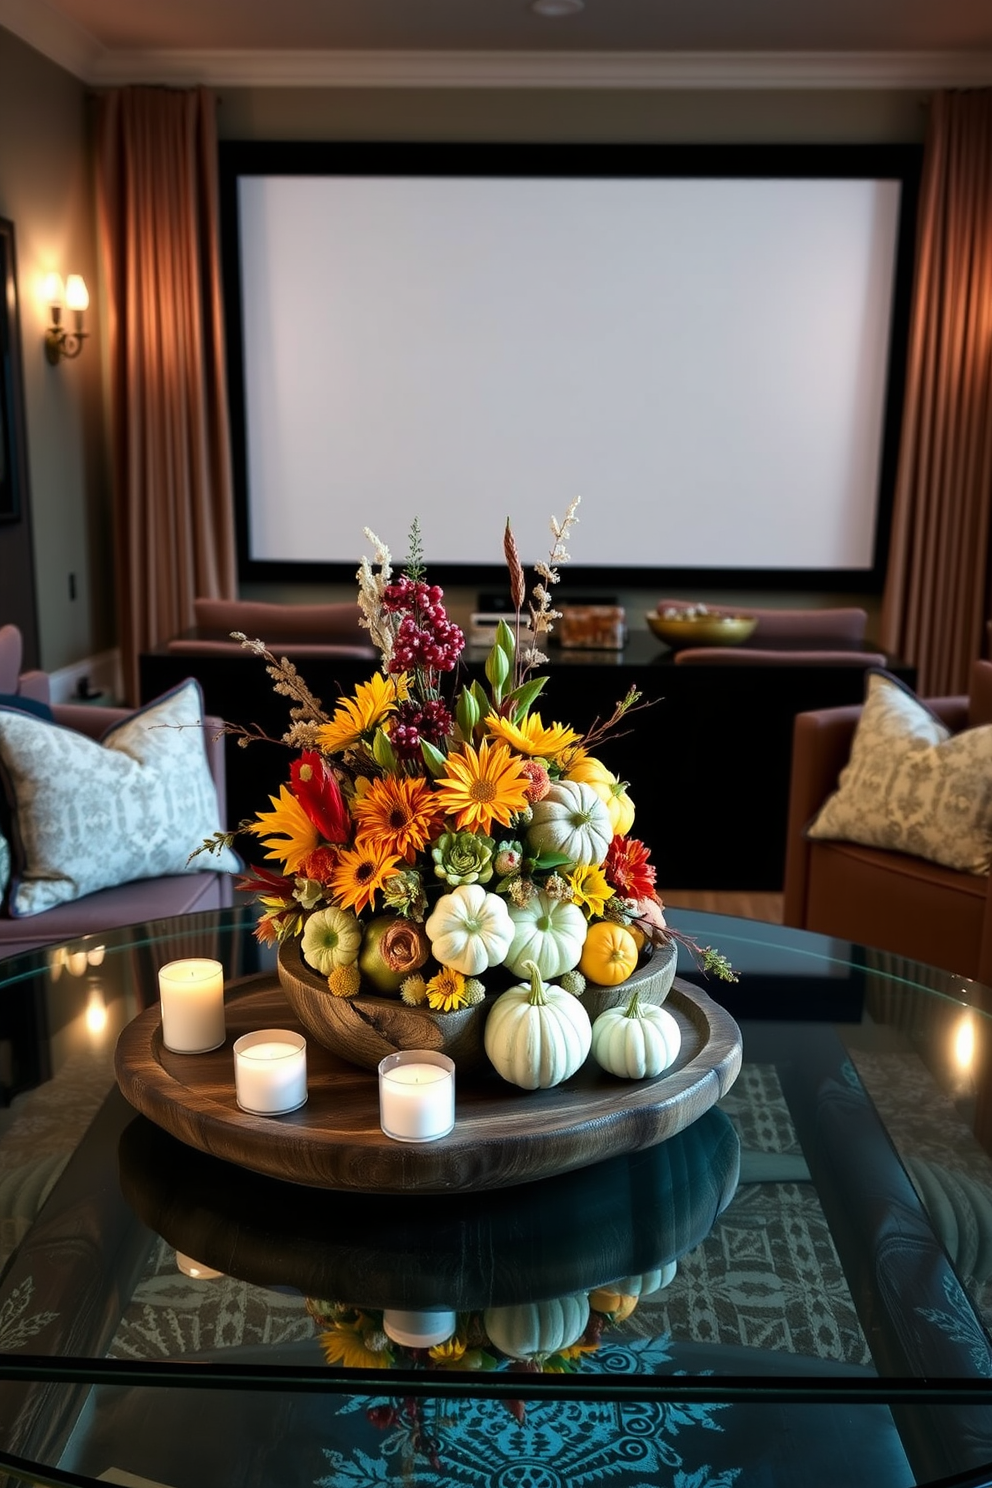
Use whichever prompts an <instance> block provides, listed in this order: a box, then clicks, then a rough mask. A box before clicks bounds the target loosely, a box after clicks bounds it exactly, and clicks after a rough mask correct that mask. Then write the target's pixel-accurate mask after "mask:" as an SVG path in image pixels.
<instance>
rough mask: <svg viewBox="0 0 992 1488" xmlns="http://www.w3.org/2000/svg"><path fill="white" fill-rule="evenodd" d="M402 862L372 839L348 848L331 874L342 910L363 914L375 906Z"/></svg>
mask: <svg viewBox="0 0 992 1488" xmlns="http://www.w3.org/2000/svg"><path fill="white" fill-rule="evenodd" d="M400 861H401V859H400V858H399V857H398V856H397V854H396V853H391V852H389V851H388V849H387V848H386V847H384V846H383V845H382V843H379V842H376V841H375V840H374V839H373V838H369V839H368V840H367V841H366V842H364V843H363V844H362V845H361V847H358V846H355V847H354V848H345V849H342V851H341V852H340V853H339V854H338V861H337V865H336V867H335V869H334V872H333V873H332V874H331V892H332V893H333V895H334V898H335V901H336V903H337V904H339V905H340V906H341V908H342V909H353V910H354V911H355V913H356V914H361V912H362V910H363V909H368V908H370V907H371V906H372V904H373V901H374V899H375V895H376V891H377V890H378V889H381V888H382V881H383V879H384V878H388V877H389V875H390V873H392V871H393V869H394V868H395V867H396V865H397V863H399V862H400Z"/></svg>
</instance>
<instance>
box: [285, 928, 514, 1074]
mask: <svg viewBox="0 0 992 1488" xmlns="http://www.w3.org/2000/svg"><path fill="white" fill-rule="evenodd" d="M277 968H278V972H279V982H280V984H281V986H282V990H283V992H284V993H285V994H286V1001H287V1002H288V1003H289V1005H290V1007H291V1008H292V1009H293V1012H294V1013H295V1014H296V1016H297V1017H298V1018H299V1020H300V1022H301V1023H302V1024H303V1027H304V1028H305V1029H306V1030H307V1032H308V1033H309V1035H310V1037H311V1038H314V1039H316V1041H317V1043H318V1044H322V1045H323V1047H324V1048H325V1049H330V1051H331V1053H332V1054H337V1055H339V1056H340V1058H342V1059H347V1060H348V1062H349V1064H357V1065H360V1066H361V1068H362V1069H367V1070H374V1069H376V1068H378V1065H379V1061H380V1060H381V1059H385V1057H386V1055H387V1054H395V1053H397V1052H398V1051H399V1050H400V1049H433V1050H434V1051H435V1052H436V1053H438V1054H447V1056H448V1058H449V1059H453V1060H454V1061H455V1063H456V1064H457V1065H459V1066H460V1067H461V1068H463V1069H471V1068H472V1067H473V1066H475V1065H478V1064H481V1063H482V1062H483V1061H484V1060H485V1057H486V1055H485V1049H484V1047H483V1043H482V1034H483V1029H484V1028H485V1026H486V1018H487V1017H488V1015H489V1009H490V1007H491V1006H492V1001H493V1000H492V998H487V999H486V1001H485V1002H480V1003H479V1004H478V1005H477V1006H476V1007H468V1008H459V1009H458V1010H457V1011H456V1012H453V1013H438V1012H435V1011H434V1009H433V1008H428V1007H407V1005H406V1003H405V1002H402V1001H401V1000H400V998H399V997H398V996H397V997H377V996H375V995H374V994H372V993H364V992H360V993H359V994H358V996H357V997H335V996H334V995H333V994H332V993H331V992H329V991H328V988H327V978H326V977H323V976H321V974H320V972H318V971H314V970H313V969H312V968H311V967H309V966H308V965H307V964H306V962H305V961H304V959H303V957H302V955H301V953H300V942H299V941H298V940H293V941H285V940H284V941H283V943H282V945H281V946H280V947H279V952H278V956H277Z"/></svg>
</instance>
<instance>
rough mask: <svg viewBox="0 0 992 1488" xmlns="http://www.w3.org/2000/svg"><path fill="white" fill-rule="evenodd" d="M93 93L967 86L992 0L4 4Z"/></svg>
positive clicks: (5, 21) (987, 63)
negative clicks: (256, 88)
mask: <svg viewBox="0 0 992 1488" xmlns="http://www.w3.org/2000/svg"><path fill="white" fill-rule="evenodd" d="M0 26H3V27H6V29H8V30H9V31H12V32H14V33H15V34H16V35H18V36H20V37H22V39H24V40H25V41H27V42H29V43H30V44H31V45H32V46H34V47H36V48H37V49H38V50H39V51H41V52H43V53H45V54H46V55H47V56H50V57H52V58H53V59H54V60H55V61H57V62H59V63H60V64H61V65H62V66H65V67H67V68H68V69H69V70H70V71H72V72H74V73H76V74H77V75H78V76H80V77H82V78H83V79H84V80H85V81H87V82H90V83H95V84H96V83H100V82H107V83H110V82H114V83H120V82H177V81H187V82H189V81H198V82H202V83H206V84H227V85H235V84H237V83H246V84H259V83H262V84H264V83H267V82H268V83H282V84H286V83H294V82H295V83H299V84H306V83H310V84H317V83H322V82H323V83H334V82H349V83H351V84H352V85H354V84H361V83H366V84H369V85H373V84H374V85H380V86H381V85H384V84H389V83H393V84H399V83H403V84H406V85H409V84H411V83H412V84H417V83H418V82H419V83H421V84H423V85H431V86H443V85H445V84H446V83H447V84H449V85H452V84H455V83H458V84H459V85H464V84H465V83H466V82H468V83H471V84H476V85H482V86H484V85H487V84H489V85H502V86H506V85H515V86H519V85H527V84H528V83H529V84H531V85H539V86H554V85H556V84H558V85H563V86H564V85H572V86H582V85H585V86H597V85H599V86H650V85H652V84H653V85H656V86H662V85H667V86H673V85H682V86H705V85H714V84H715V85H722V86H726V85H728V84H733V83H734V82H735V81H736V82H738V83H739V85H741V86H755V85H764V86H769V85H771V86H775V85H778V86H791V85H795V84H800V85H803V86H815V85H817V84H820V85H822V86H828V85H830V86H852V85H858V84H862V85H872V84H880V85H890V86H891V85H892V84H896V85H898V84H899V83H900V82H901V83H904V84H905V85H906V86H921V85H922V86H955V85H958V86H967V85H979V84H984V83H986V82H990V81H992V4H990V3H989V0H586V3H585V7H584V9H582V11H581V12H580V13H579V14H576V15H572V16H569V17H568V18H565V19H558V20H549V19H544V18H542V17H540V16H538V15H535V14H534V13H533V12H532V11H531V9H530V8H529V5H528V0H0Z"/></svg>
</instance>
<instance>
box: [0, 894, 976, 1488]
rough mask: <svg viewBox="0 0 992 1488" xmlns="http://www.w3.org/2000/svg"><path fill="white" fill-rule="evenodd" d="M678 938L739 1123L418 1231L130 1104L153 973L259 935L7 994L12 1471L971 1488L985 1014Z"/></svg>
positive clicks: (429, 1219) (708, 1116)
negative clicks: (734, 1051)
mask: <svg viewBox="0 0 992 1488" xmlns="http://www.w3.org/2000/svg"><path fill="white" fill-rule="evenodd" d="M675 918H676V919H677V923H678V926H679V928H680V929H685V930H686V931H687V932H689V933H690V934H692V935H693V936H694V937H695V938H696V939H697V940H699V941H700V942H701V943H706V942H708V941H712V942H713V943H714V944H717V945H719V946H720V948H721V950H723V951H725V952H726V953H727V954H728V955H729V956H730V958H731V960H732V961H733V963H734V965H735V966H736V967H738V969H739V970H740V973H741V980H740V982H739V983H738V984H737V985H735V986H725V985H723V984H721V985H720V987H719V989H715V988H714V987H712V986H709V987H708V988H707V990H708V991H709V992H710V994H711V995H712V996H715V997H716V998H717V1000H718V1001H720V1002H721V1003H723V1004H724V1005H725V1006H726V1007H727V1008H728V1010H729V1011H730V1012H731V1014H732V1015H733V1017H734V1018H735V1019H737V1021H738V1023H739V1025H740V1028H741V1031H742V1035H743V1045H744V1063H743V1068H742V1071H741V1074H740V1077H739V1078H738V1080H737V1082H736V1084H735V1085H734V1087H733V1089H732V1090H731V1091H730V1093H729V1094H728V1095H727V1096H726V1097H725V1098H724V1099H723V1100H722V1101H721V1102H720V1103H719V1104H718V1105H717V1106H714V1107H713V1108H712V1109H710V1110H709V1111H707V1112H706V1113H705V1114H704V1115H703V1116H701V1117H700V1118H699V1120H697V1121H695V1122H694V1123H692V1125H690V1126H688V1127H687V1128H686V1129H685V1130H684V1131H681V1132H679V1133H678V1134H677V1135H675V1136H674V1137H671V1138H669V1139H668V1140H667V1141H665V1142H662V1143H659V1144H657V1145H655V1146H651V1147H648V1148H647V1149H645V1150H643V1151H638V1152H631V1153H626V1154H623V1155H621V1156H618V1157H614V1158H610V1159H609V1160H608V1161H606V1162H602V1163H598V1164H595V1165H593V1166H590V1167H587V1168H583V1169H578V1170H576V1171H573V1172H569V1173H561V1174H559V1175H558V1176H556V1177H553V1178H550V1179H546V1180H544V1181H542V1182H541V1183H536V1184H524V1185H519V1186H516V1187H511V1188H501V1189H499V1190H493V1191H490V1192H475V1193H464V1194H457V1193H453V1194H442V1195H434V1196H430V1197H429V1198H426V1199H425V1198H421V1199H417V1200H415V1201H413V1202H411V1201H409V1200H407V1199H406V1198H404V1197H403V1196H397V1195H382V1194H374V1193H368V1194H362V1193H341V1192H336V1191H333V1190H329V1189H312V1188H306V1187H303V1186H301V1185H297V1184H287V1183H285V1182H282V1181H280V1180H278V1179H276V1178H271V1177H266V1176H263V1175H262V1174H259V1173H255V1172H249V1171H248V1170H246V1169H244V1168H242V1167H239V1166H236V1165H233V1164H231V1163H227V1162H222V1161H220V1160H219V1159H218V1158H216V1157H213V1156H211V1155H210V1154H209V1153H206V1152H203V1151H200V1150H198V1149H196V1148H194V1147H191V1146H188V1145H185V1144H184V1143H183V1142H181V1141H178V1140H177V1139H176V1137H175V1136H173V1135H171V1134H170V1133H168V1132H166V1131H164V1130H162V1129H161V1128H160V1127H158V1126H156V1125H155V1124H153V1123H152V1122H150V1121H149V1120H148V1119H147V1118H146V1117H145V1116H143V1115H139V1114H137V1113H136V1112H135V1110H134V1109H133V1108H132V1107H131V1106H129V1105H128V1104H127V1103H126V1102H125V1101H124V1100H123V1098H122V1096H121V1094H120V1092H119V1090H118V1089H117V1088H116V1084H115V1081H114V1074H113V1050H114V1045H115V1043H116V1039H117V1037H118V1035H119V1033H120V1031H121V1030H122V1028H123V1027H124V1026H125V1025H126V1024H128V1023H129V1022H131V1020H133V1019H134V1018H135V1016H136V1015H137V1014H139V1013H141V1012H142V1011H143V1010H144V1009H145V1008H146V1007H148V1006H150V1005H151V1004H152V1003H153V1002H154V1000H155V997H156V995H157V971H158V969H159V967H160V966H161V965H163V964H165V963H166V962H167V961H170V960H174V959H177V958H178V957H180V956H206V957H211V958H215V959H217V960H219V961H221V962H222V964H223V966H224V969H225V979H226V981H227V983H228V986H229V987H235V986H238V985H249V986H254V985H255V984H256V983H257V984H258V985H262V984H264V983H265V981H266V979H271V978H272V977H273V970H272V966H271V962H270V959H269V957H268V955H267V953H265V952H264V951H262V950H261V949H260V948H259V947H258V946H257V944H256V943H255V941H254V939H253V937H252V935H251V925H252V920H251V916H250V914H249V913H248V912H247V911H226V912H221V913H219V914H210V915H203V916H198V917H195V918H194V919H191V920H185V921H176V922H172V923H169V924H165V923H159V924H154V925H148V926H141V927H136V928H135V929H134V930H132V931H122V932H116V933H115V934H113V935H110V936H107V937H106V938H105V939H104V940H103V941H102V943H101V945H100V946H99V947H98V946H97V945H96V944H95V943H94V944H91V943H89V942H79V943H75V944H74V945H72V946H69V947H65V948H61V949H60V950H58V951H55V952H48V953H44V952H38V953H32V954H29V955H27V956H22V957H19V958H13V959H11V960H9V961H7V962H4V963H0V982H2V988H0V1081H2V1090H3V1098H4V1101H5V1105H4V1109H3V1110H2V1112H0V1245H2V1257H3V1261H4V1271H3V1274H2V1279H0V1350H2V1353H0V1422H2V1426H0V1467H3V1468H6V1469H7V1470H11V1469H14V1470H15V1471H16V1470H17V1469H18V1467H19V1465H20V1467H21V1468H22V1469H23V1475H24V1476H23V1480H25V1481H34V1482H47V1481H53V1482H54V1481H61V1482H74V1481H80V1482H89V1481H97V1480H100V1481H104V1482H106V1481H110V1482H146V1483H147V1482H151V1483H154V1484H164V1485H168V1488H200V1485H201V1484H202V1485H204V1488H206V1485H207V1484H210V1485H211V1488H214V1485H216V1484H218V1483H224V1484H232V1485H234V1484H246V1485H247V1484H255V1483H258V1484H270V1483H273V1484H274V1483H278V1484H279V1485H280V1488H282V1485H293V1484H297V1483H299V1484H307V1485H315V1484H319V1485H324V1484H326V1485H334V1488H337V1485H338V1484H344V1485H349V1484H354V1485H356V1488H359V1485H367V1484H373V1483H375V1484H384V1485H393V1484H395V1485H399V1484H400V1483H414V1484H424V1485H427V1484H431V1485H434V1484H442V1483H443V1484H449V1483H455V1482H457V1483H459V1484H464V1485H466V1488H524V1485H534V1488H538V1485H541V1488H545V1485H546V1488H556V1485H558V1484H561V1485H565V1484H575V1483H581V1482H589V1483H594V1482H597V1481H603V1482H609V1483H611V1484H615V1485H618V1488H627V1485H635V1484H641V1485H643V1488H656V1485H658V1484H662V1483H664V1484H669V1483H670V1484H672V1485H673V1488H676V1485H677V1488H695V1485H699V1488H704V1485H705V1488H724V1485H727V1488H729V1485H731V1484H738V1485H740V1488H744V1485H745V1484H746V1485H751V1484H752V1483H762V1484H764V1483H767V1484H770V1485H771V1484H783V1485H784V1484H786V1483H788V1484H790V1485H791V1484H795V1483H800V1482H801V1483H803V1484H820V1483H822V1484H824V1485H828V1484H829V1485H831V1488H833V1485H837V1484H845V1485H847V1484H850V1485H860V1484H866V1485H868V1484H871V1485H873V1488H874V1485H883V1488H889V1485H893V1488H901V1485H903V1484H905V1485H911V1484H924V1483H937V1482H940V1481H942V1480H944V1479H947V1478H950V1477H952V1476H954V1475H957V1477H956V1480H957V1481H959V1482H962V1483H974V1484H978V1483H984V1482H986V1481H989V1477H990V1464H992V1411H990V1409H989V1407H988V1405H987V1404H986V1401H987V1400H988V1399H989V1391H990V1389H992V1346H990V1340H989V1320H990V1317H992V1160H990V1157H989V1149H990V1147H992V1127H990V1125H989V1109H988V1089H987V1087H988V1073H987V1069H988V1059H989V1039H990V1036H992V1021H990V1019H989V1017H988V1015H986V1014H985V1013H983V1012H982V1011H980V1009H979V1008H978V1006H977V1005H976V1004H977V1003H978V1001H979V1000H980V995H981V989H977V988H975V987H973V986H971V985H969V984H968V983H963V982H961V981H960V979H956V978H951V977H947V976H945V975H944V974H942V973H940V972H937V971H933V970H931V969H928V968H923V967H917V966H914V965H912V964H908V963H905V962H901V961H898V960H896V958H893V957H889V956H883V955H881V954H880V953H877V952H871V951H866V950H862V949H861V948H859V947H856V946H849V945H847V944H838V943H836V942H831V941H827V940H824V939H822V938H820V937H816V936H811V935H805V934H801V933H799V932H792V931H787V930H783V929H781V928H777V927H771V926H764V925H758V924H753V923H748V922H744V921H736V920H730V919H726V918H719V917H713V916H705V915H688V914H680V915H678V916H676V917H675ZM682 975H683V976H685V977H687V978H695V977H696V973H695V972H694V970H693V968H692V967H691V966H688V965H687V966H686V967H684V968H683V970H682ZM369 1078H374V1077H373V1076H370V1077H369ZM660 1078H664V1077H660ZM232 1079H233V1069H232ZM536 1095H537V1098H538V1099H539V1098H540V1093H536ZM11 1480H12V1481H13V1480H14V1479H11Z"/></svg>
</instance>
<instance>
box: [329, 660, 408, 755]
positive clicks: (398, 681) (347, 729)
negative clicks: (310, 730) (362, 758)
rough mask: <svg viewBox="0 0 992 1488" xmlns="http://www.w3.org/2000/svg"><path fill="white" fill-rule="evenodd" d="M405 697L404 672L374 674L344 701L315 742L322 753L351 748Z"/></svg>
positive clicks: (336, 752) (337, 752)
mask: <svg viewBox="0 0 992 1488" xmlns="http://www.w3.org/2000/svg"><path fill="white" fill-rule="evenodd" d="M406 695H407V679H406V673H405V672H401V673H399V675H398V676H395V677H384V676H383V675H382V673H381V672H375V673H374V674H373V676H372V678H371V680H370V681H368V682H359V684H358V686H357V687H356V688H355V696H354V697H353V698H345V699H344V700H343V701H342V702H340V703H338V706H337V707H336V708H335V710H334V715H333V717H332V718H331V721H330V722H329V723H325V724H322V725H321V727H320V728H319V729H318V730H317V742H318V743H319V745H320V747H321V749H323V750H324V752H325V753H326V754H340V752H341V751H342V750H343V749H353V748H354V746H355V745H356V744H357V743H358V742H359V740H360V739H361V737H362V735H363V734H367V733H370V732H371V731H372V729H374V728H377V727H378V725H379V724H380V723H381V722H382V720H383V719H384V718H386V717H388V715H389V714H390V713H392V712H393V710H394V709H395V707H396V704H397V703H398V702H400V701H401V700H402V699H403V698H405V697H406Z"/></svg>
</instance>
